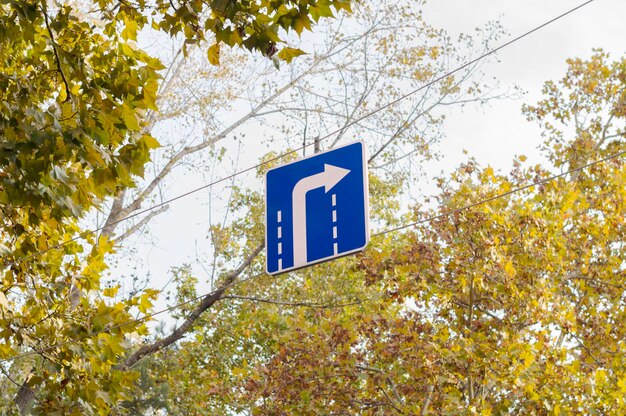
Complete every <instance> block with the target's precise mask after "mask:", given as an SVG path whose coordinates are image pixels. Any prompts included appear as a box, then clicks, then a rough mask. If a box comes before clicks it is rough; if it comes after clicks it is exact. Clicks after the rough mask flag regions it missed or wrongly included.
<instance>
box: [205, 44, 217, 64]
mask: <svg viewBox="0 0 626 416" xmlns="http://www.w3.org/2000/svg"><path fill="white" fill-rule="evenodd" d="M207 57H208V58H209V62H210V63H211V65H216V66H217V65H219V64H220V44H219V43H214V44H213V45H211V47H210V48H209V50H208V52H207Z"/></svg>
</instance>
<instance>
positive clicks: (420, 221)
mask: <svg viewBox="0 0 626 416" xmlns="http://www.w3.org/2000/svg"><path fill="white" fill-rule="evenodd" d="M624 155H626V150H624V151H621V152H618V153H614V154H612V155H609V156H606V157H603V158H601V159H597V160H595V161H593V162H589V163H587V164H585V165H581V166H578V167H576V168H572V169H570V170H568V171H565V172H561V173H559V174H556V175H553V176H549V177H547V178H544V179H541V180H538V181H534V182H531V183H529V184H526V185H523V186H519V187H517V188H513V189H511V190H509V191H506V192H503V193H500V194H497V195H494V196H492V197H489V198H486V199H483V200H480V201H477V202H474V203H471V204H468V205H465V206H463V207H460V208H456V209H453V210H449V211H444V212H442V213H440V214H437V215H433V216H431V217H428V218H424V219H422V220H419V221H415V222H411V223H409V224H404V225H402V226H399V227H395V228H391V229H388V230H384V231H380V232H378V233H375V234H372V237H378V236H382V235H386V234H389V233H393V232H397V231H400V230H404V229H406V228H409V227H414V226H416V225H420V224H423V223H426V222H431V221H435V220H437V219H440V218H443V217H446V216H449V215H454V214H457V213H460V212H462V211H466V210H469V209H472V208H474V207H476V206H479V205H483V204H486V203H489V202H492V201H495V200H497V199H500V198H504V197H507V196H509V195H512V194H514V193H517V192H520V191H523V190H526V189H529V188H531V187H534V186H539V185H543V184H546V183H548V182H551V181H554V180H556V179H559V178H562V177H564V176H567V175H570V174H572V173H576V172H580V171H582V170H585V169H587V168H589V167H591V166H595V165H598V164H601V163H604V162H606V161H609V160H612V159H617V158H619V157H622V156H624ZM262 276H268V275H267V274H266V273H258V274H254V275H252V276H249V277H247V278H245V279H241V280H237V281H234V282H232V283H230V284H228V285H225V286H223V287H220V288H218V289H215V290H213V291H210V292H208V293H205V294H203V295H199V296H196V297H194V298H192V299H189V300H186V301H183V302H180V303H178V304H175V305H172V306H169V307H167V308H164V309H161V310H159V311H156V312H153V313H150V314H148V315H145V316H143V317H141V318H136V319H133V320H130V321H127V322H122V323H120V324H117V325H114V326H111V327H108V328H104V329H102V330H100V331H96V332H93V333H91V334H87V335H84V336H82V337H79V338H75V339H69V340H66V341H63V342H59V343H56V344H53V345H50V346H47V347H44V348H40V349H37V350H35V351H30V352H25V353H21V354H16V355H13V356H11V357H8V358H4V359H1V360H0V363H5V362H9V361H14V360H17V359H19V358H24V357H29V356H32V355H37V354H41V353H43V352H46V351H50V350H52V349H55V348H58V347H61V346H64V345H68V344H74V343H78V342H80V341H83V340H85V339H88V338H91V337H94V336H97V335H99V334H102V333H108V332H111V331H112V330H115V329H119V328H122V327H124V326H128V325H133V324H136V323H140V322H143V321H145V320H148V319H150V318H153V317H155V316H157V315H161V314H163V313H166V312H171V311H174V310H177V309H179V308H181V307H183V306H186V305H189V304H191V303H194V302H197V301H199V300H201V299H203V298H205V297H208V296H211V295H213V294H215V293H217V292H219V291H222V292H225V291H226V290H227V289H230V288H233V287H235V286H239V285H240V284H243V283H245V282H247V281H250V280H253V279H256V278H258V277H262Z"/></svg>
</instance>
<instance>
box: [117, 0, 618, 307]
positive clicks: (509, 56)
mask: <svg viewBox="0 0 626 416" xmlns="http://www.w3.org/2000/svg"><path fill="white" fill-rule="evenodd" d="M580 3H582V0H580V1H574V0H524V1H519V0H517V1H513V0H474V1H467V0H432V1H431V2H430V4H428V5H427V7H426V9H425V10H424V18H425V20H426V21H427V22H429V23H430V24H432V25H433V26H435V27H441V28H444V29H446V30H447V31H448V32H449V33H450V35H451V36H452V38H455V37H456V35H457V34H458V33H461V32H465V33H469V32H472V31H473V29H474V28H476V27H482V26H484V25H485V23H487V22H488V21H491V20H499V21H500V23H501V24H502V26H503V27H504V28H505V29H506V30H507V32H508V34H509V35H508V36H511V37H514V36H518V35H519V34H521V33H523V32H525V31H527V30H529V29H531V28H533V27H535V26H538V25H540V24H541V23H543V22H545V21H547V20H549V19H551V18H553V17H555V16H557V15H559V14H561V13H562V12H564V11H566V10H568V9H570V8H572V7H574V6H575V5H578V4H580ZM624 16H626V1H625V0H596V1H595V2H593V3H591V4H589V5H587V6H585V7H584V8H582V9H580V10H578V11H576V12H574V14H572V15H569V16H567V17H565V18H563V19H561V20H559V21H557V22H555V23H553V24H552V25H550V26H548V27H546V28H544V29H542V30H541V31H539V32H536V33H534V34H532V35H530V36H529V37H527V38H525V39H523V40H521V41H519V42H517V43H515V44H513V45H511V46H509V47H507V48H505V49H504V50H502V51H501V52H500V53H499V54H498V58H499V61H500V62H495V61H494V62H491V63H489V64H487V65H485V66H483V67H482V70H483V72H484V73H485V75H486V76H487V77H492V76H493V77H496V78H497V79H498V80H499V83H500V86H501V88H502V89H506V88H508V87H513V86H515V85H517V86H519V87H520V88H521V89H522V90H523V91H525V92H526V95H525V96H524V97H522V98H521V99H519V100H499V101H495V102H494V103H492V104H491V105H487V106H485V107H475V106H471V105H470V106H467V107H465V108H464V109H463V110H462V111H461V110H460V109H458V108H457V107H455V108H454V109H453V110H451V111H450V112H448V113H447V121H446V124H445V137H444V138H443V139H442V140H441V142H440V143H439V145H438V150H439V151H440V153H441V154H442V155H443V157H442V158H441V160H439V161H437V162H435V163H432V164H431V165H430V166H429V170H431V171H430V172H429V173H432V175H437V174H439V172H440V171H445V172H448V171H450V170H451V169H453V168H454V167H455V166H457V165H458V164H459V163H460V162H462V161H464V160H466V159H467V155H464V154H463V153H462V151H463V149H466V150H467V151H468V152H469V155H470V156H473V157H475V158H476V159H477V160H478V161H479V162H480V163H481V164H483V165H491V166H493V167H494V168H496V169H502V170H503V171H504V172H506V171H507V170H508V169H509V168H510V167H511V161H512V157H513V156H514V155H519V154H525V155H527V156H529V157H530V160H531V161H539V160H540V158H539V155H538V152H537V146H538V144H539V143H540V141H541V137H540V130H539V129H538V128H537V127H536V126H535V125H534V124H531V123H529V122H527V121H526V120H525V118H524V116H523V115H522V114H521V111H520V109H521V106H522V104H523V103H524V102H527V103H533V102H535V101H537V99H538V98H539V97H540V90H541V87H542V84H543V82H544V81H546V80H549V79H554V80H556V79H558V78H560V77H562V75H563V74H564V71H565V68H566V64H565V60H566V59H567V58H569V57H583V58H584V57H588V56H590V54H591V53H592V49H593V48H598V47H601V48H603V49H605V50H606V51H608V52H610V53H611V55H612V56H613V57H614V58H617V57H620V56H622V55H623V54H624V53H626V43H625V40H626V25H625V24H624ZM506 39H507V38H506V37H505V39H502V40H501V41H500V42H498V43H497V44H498V45H499V44H500V43H504V42H505V41H506ZM253 163H254V162H253ZM249 165H250V162H248V161H242V162H241V164H240V166H239V168H240V169H241V168H246V167H248V166H249ZM228 173H230V172H216V178H219V177H222V176H224V175H225V174H228ZM252 179H253V178H252V176H250V175H247V176H242V177H241V178H240V180H241V181H242V183H243V184H244V185H245V184H246V183H250V184H254V186H256V184H257V182H256V181H255V180H252ZM209 181H210V178H209V177H206V176H204V177H203V176H202V175H200V174H198V175H190V174H186V175H184V176H182V177H177V178H175V181H174V185H173V186H171V187H169V190H168V193H169V194H168V195H166V197H172V196H175V195H177V194H180V193H183V192H186V191H188V190H190V189H193V188H195V187H198V186H201V185H203V184H205V183H207V182H209ZM208 197H209V194H208V191H203V192H199V193H197V194H195V195H193V196H190V197H188V198H185V199H184V200H181V201H178V202H175V203H173V204H172V205H171V208H170V210H169V211H168V212H167V213H166V214H163V215H161V216H159V217H157V218H156V219H155V220H153V221H152V222H151V225H150V227H149V228H150V233H151V235H152V236H153V237H154V238H153V241H151V242H148V241H146V240H145V239H142V238H131V239H130V240H129V243H130V244H133V245H136V248H137V253H136V255H135V260H139V261H140V264H142V265H141V266H140V270H139V271H138V272H139V273H141V274H144V273H147V272H149V273H150V274H151V276H152V277H153V278H154V281H153V283H152V285H151V286H153V287H156V288H159V287H161V286H162V285H163V283H164V282H165V281H166V280H167V279H168V278H169V277H170V274H169V273H168V270H169V269H170V268H171V267H174V266H179V265H181V264H182V263H185V262H191V263H193V260H194V258H195V256H196V254H198V255H199V256H203V255H206V254H207V253H205V252H204V251H205V250H208V242H207V241H206V239H205V236H206V233H207V228H208V225H209V214H208V211H209V207H208V205H207V203H206V201H207V200H208ZM218 218H219V217H216V216H215V215H214V216H213V218H212V220H213V222H215V221H216V220H218ZM119 260H120V263H121V264H120V266H122V268H124V266H123V264H124V263H126V260H128V259H127V258H126V259H124V258H122V259H119ZM199 273H200V274H202V272H201V271H199ZM203 288H204V289H206V286H204V287H202V288H200V290H202V289H203ZM163 305H164V304H162V303H160V304H159V305H158V306H159V307H163Z"/></svg>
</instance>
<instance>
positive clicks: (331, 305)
mask: <svg viewBox="0 0 626 416" xmlns="http://www.w3.org/2000/svg"><path fill="white" fill-rule="evenodd" d="M222 299H241V300H249V301H252V302H260V303H269V304H272V305H282V306H295V307H307V308H319V309H332V308H345V307H346V306H353V305H360V304H361V303H363V302H362V301H360V300H359V301H355V302H349V303H313V302H288V301H282V300H274V299H264V298H256V297H253V296H240V295H226V296H222Z"/></svg>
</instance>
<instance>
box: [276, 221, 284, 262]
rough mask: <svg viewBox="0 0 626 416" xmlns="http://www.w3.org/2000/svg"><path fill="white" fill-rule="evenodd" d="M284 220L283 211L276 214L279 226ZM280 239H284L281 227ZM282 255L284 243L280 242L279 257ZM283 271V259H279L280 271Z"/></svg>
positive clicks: (279, 231)
mask: <svg viewBox="0 0 626 416" xmlns="http://www.w3.org/2000/svg"><path fill="white" fill-rule="evenodd" d="M282 220H283V212H282V211H280V210H279V211H278V212H277V213H276V222H278V223H279V224H280V223H281V222H282ZM277 233H278V238H279V239H280V238H282V237H283V227H281V226H280V225H279V226H278V230H277ZM281 254H283V243H282V242H280V241H279V242H278V255H279V256H280V255H281ZM282 269H283V259H281V258H279V259H278V270H282Z"/></svg>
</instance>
